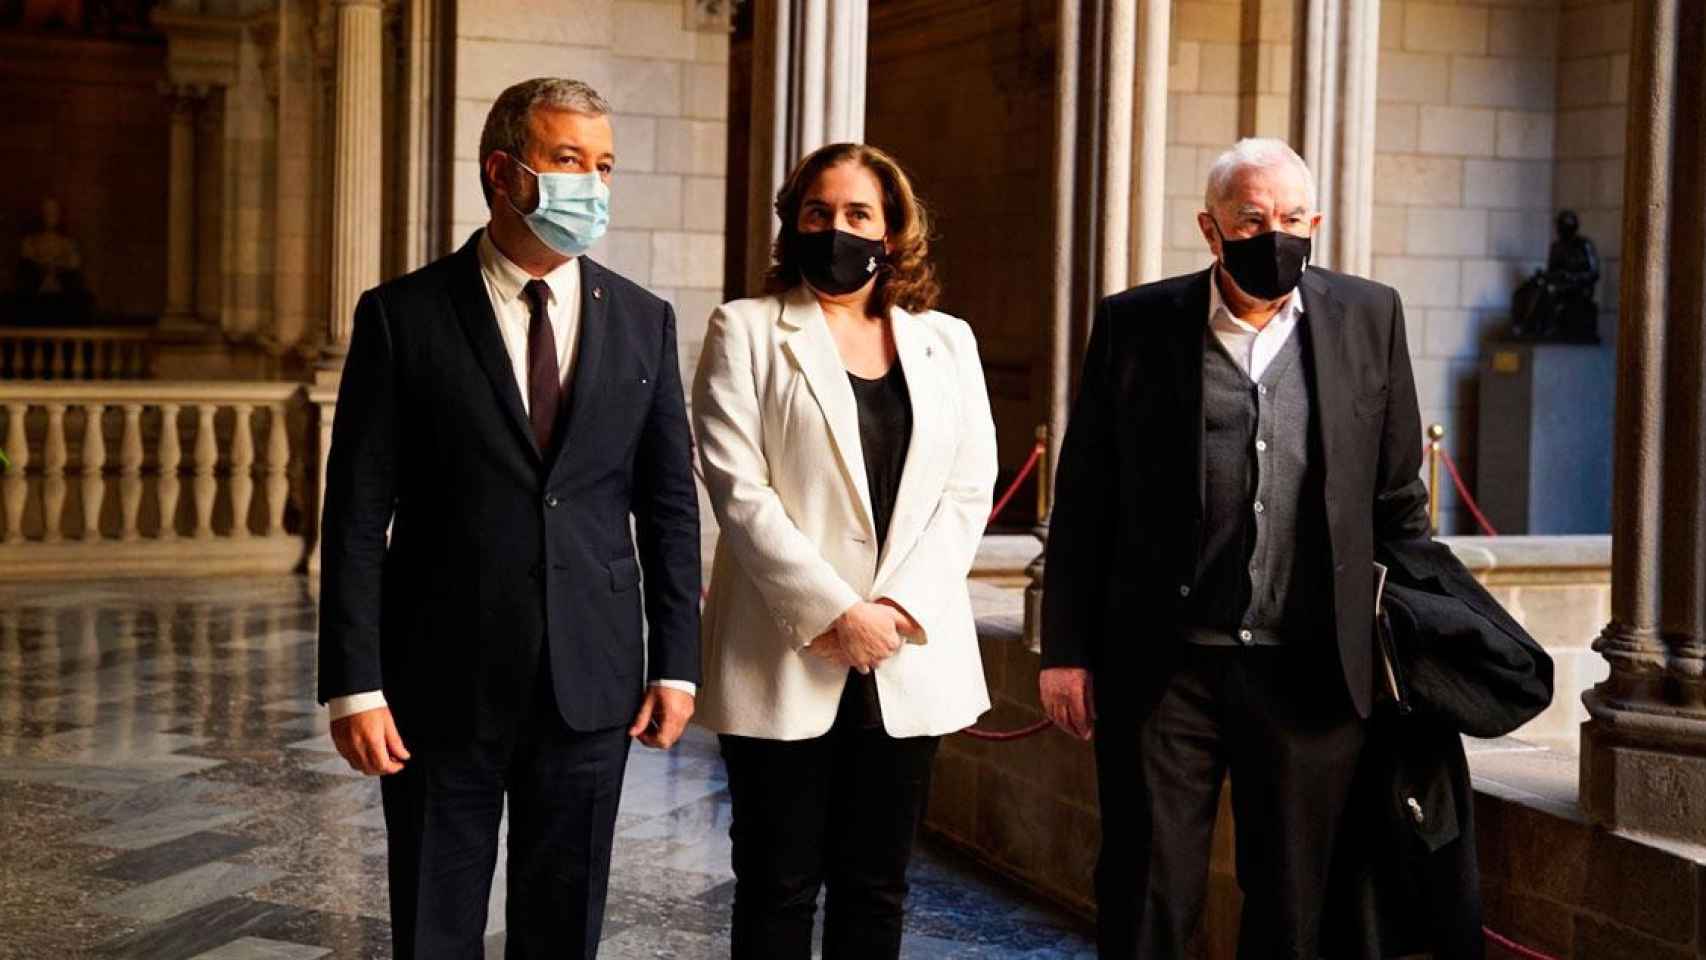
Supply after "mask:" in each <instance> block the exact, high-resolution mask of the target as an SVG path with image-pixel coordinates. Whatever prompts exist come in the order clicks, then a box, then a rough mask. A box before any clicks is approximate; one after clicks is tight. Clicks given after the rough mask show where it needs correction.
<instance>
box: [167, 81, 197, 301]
mask: <svg viewBox="0 0 1706 960" xmlns="http://www.w3.org/2000/svg"><path fill="white" fill-rule="evenodd" d="M161 92H162V93H164V94H165V95H166V97H167V99H168V100H169V101H170V103H171V109H172V126H171V134H170V141H169V143H170V154H169V158H168V161H167V162H168V166H167V186H166V314H165V316H164V317H162V318H161V320H162V323H163V325H165V326H167V327H173V328H177V329H183V328H186V327H193V326H195V325H196V322H197V318H196V311H195V267H196V262H195V226H196V224H195V221H196V183H195V154H196V149H195V121H196V117H195V114H196V104H197V102H198V101H199V100H200V99H201V98H202V97H203V96H204V95H205V93H206V91H205V90H203V89H201V88H199V87H193V86H182V85H171V84H163V85H162V88H161Z"/></svg>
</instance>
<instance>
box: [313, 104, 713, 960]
mask: <svg viewBox="0 0 1706 960" xmlns="http://www.w3.org/2000/svg"><path fill="white" fill-rule="evenodd" d="M609 113H610V108H609V106H608V105H606V103H605V102H604V100H603V99H602V98H600V97H599V95H598V94H597V92H595V91H594V90H593V89H592V88H591V87H589V86H587V85H586V84H584V83H579V82H577V81H574V80H565V79H559V78H551V77H546V78H540V79H536V80H528V81H526V82H524V83H519V84H516V85H515V86H513V87H510V88H509V89H507V90H505V91H504V92H503V93H502V94H501V95H500V96H499V97H498V99H497V102H496V103H494V104H493V105H492V108H491V112H490V113H489V114H488V115H487V117H486V126H485V131H484V133H483V134H482V135H481V137H480V187H481V189H482V190H483V191H484V193H485V196H486V204H487V206H488V207H489V208H490V210H491V219H490V221H489V222H488V223H487V225H486V227H485V229H483V230H480V231H478V232H477V233H475V234H474V236H473V237H471V238H470V239H469V240H468V242H467V243H466V244H464V245H463V247H462V249H461V250H459V251H457V252H456V253H454V254H451V255H450V256H448V257H445V258H444V259H442V260H439V261H437V262H435V263H431V264H428V265H427V266H425V267H423V268H421V269H420V270H417V271H415V272H414V273H411V274H409V275H407V276H404V277H400V278H398V279H396V280H392V281H390V282H389V283H385V284H383V285H381V286H379V287H377V288H375V289H373V290H369V291H368V292H367V293H365V294H363V295H362V298H361V301H360V303H359V304H358V305H357V307H356V314H355V334H354V338H353V340H352V342H351V344H350V352H349V356H348V359H347V360H346V362H345V364H344V371H343V383H342V386H341V387H340V390H339V393H338V407H337V419H336V421H335V423H334V425H333V428H332V449H331V460H330V464H329V466H328V468H327V475H326V508H325V519H324V521H323V522H322V524H321V530H322V533H323V538H322V557H323V567H322V574H323V575H322V586H321V616H320V699H321V701H322V702H326V703H327V704H328V706H329V708H330V711H331V718H332V739H333V742H334V743H335V744H336V745H337V748H338V752H339V753H340V754H342V755H343V757H344V759H345V760H347V761H348V762H349V764H350V766H351V767H353V768H355V769H356V770H358V771H360V772H362V773H365V774H369V775H374V776H381V777H382V778H383V779H382V780H381V788H382V792H383V795H384V806H385V829H386V833H387V840H388V853H389V858H390V885H391V932H392V940H393V956H396V957H399V958H417V957H418V958H449V957H457V958H468V957H483V956H485V947H484V936H485V930H486V904H487V902H488V900H489V896H490V892H491V886H492V876H493V871H494V868H495V866H496V862H497V853H498V832H499V821H500V818H501V817H502V815H503V812H504V808H505V804H506V801H507V804H508V809H509V819H510V828H509V850H510V855H509V871H508V873H509V890H508V911H507V912H508V923H507V933H506V937H507V940H506V948H505V955H506V956H508V957H510V958H512V960H514V958H526V957H552V958H591V957H593V956H595V955H596V954H597V952H598V941H599V934H600V930H601V928H602V923H603V917H604V904H605V897H606V891H607V888H608V885H609V883H608V882H609V873H610V853H611V843H612V836H613V834H614V830H615V823H616V807H617V802H618V800H619V799H620V798H621V794H622V775H623V771H624V768H625V764H626V760H627V756H628V748H629V743H630V741H631V740H639V741H640V742H641V743H642V744H644V745H646V746H649V747H653V748H658V749H665V748H668V747H669V746H670V745H671V744H673V743H674V742H675V740H676V738H677V737H679V736H680V735H681V732H682V729H683V727H684V726H685V725H686V723H687V720H688V718H689V717H690V716H691V715H692V713H693V699H694V693H695V686H694V685H695V684H696V683H697V682H698V680H699V516H698V498H697V496H696V494H695V491H694V485H693V474H692V466H691V461H690V453H689V446H690V443H689V435H688V428H687V414H686V407H685V404H684V402H683V398H682V390H681V374H680V367H679V364H678V361H677V359H676V343H675V315H674V313H673V312H672V311H671V310H670V307H669V304H667V303H665V302H664V301H662V300H660V299H658V298H657V297H655V296H653V295H651V294H650V293H647V292H646V291H645V290H642V289H641V288H640V287H639V286H637V285H635V284H634V283H631V282H629V281H628V280H626V279H624V278H623V277H621V276H618V275H617V274H615V273H613V272H611V271H610V270H607V269H605V268H604V267H602V266H600V265H598V264H597V263H594V262H593V261H592V260H590V259H588V258H587V257H585V256H583V254H584V253H585V252H586V251H587V249H588V248H589V247H591V246H592V244H593V243H594V242H596V241H597V240H598V239H599V237H600V236H602V235H603V233H604V229H605V227H606V225H607V224H608V223H609V221H610V181H611V177H612V173H613V171H614V169H615V166H616V148H615V140H614V135H613V133H612V131H611V126H610V118H609ZM642 570H644V577H643V578H642V576H641V571H642Z"/></svg>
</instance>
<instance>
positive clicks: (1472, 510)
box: [1438, 446, 1499, 537]
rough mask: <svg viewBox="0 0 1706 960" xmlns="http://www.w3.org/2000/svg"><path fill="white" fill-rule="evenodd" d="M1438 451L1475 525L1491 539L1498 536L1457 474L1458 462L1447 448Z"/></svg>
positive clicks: (1461, 477)
mask: <svg viewBox="0 0 1706 960" xmlns="http://www.w3.org/2000/svg"><path fill="white" fill-rule="evenodd" d="M1438 449H1439V458H1440V460H1441V461H1442V462H1444V463H1445V470H1446V472H1447V473H1449V474H1451V483H1452V485H1453V486H1455V487H1456V488H1457V496H1458V499H1460V500H1462V501H1463V505H1464V506H1466V507H1468V508H1469V514H1470V516H1473V517H1474V518H1475V523H1476V524H1477V525H1478V526H1480V528H1481V532H1482V533H1484V534H1486V535H1487V536H1489V537H1496V536H1498V535H1499V531H1497V530H1494V529H1493V525H1492V524H1491V523H1488V522H1487V515H1486V514H1484V513H1482V512H1481V505H1480V504H1478V503H1476V502H1475V498H1474V497H1473V496H1471V495H1470V494H1469V487H1468V486H1467V485H1465V484H1464V482H1463V475H1462V474H1460V473H1458V472H1457V461H1455V460H1453V459H1451V454H1450V453H1448V452H1447V451H1446V449H1445V447H1443V446H1441V447H1439V448H1438Z"/></svg>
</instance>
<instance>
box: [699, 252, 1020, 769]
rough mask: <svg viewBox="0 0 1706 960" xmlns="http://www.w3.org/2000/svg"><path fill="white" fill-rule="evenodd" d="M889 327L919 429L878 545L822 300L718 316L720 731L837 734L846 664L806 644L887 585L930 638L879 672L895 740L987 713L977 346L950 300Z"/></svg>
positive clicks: (715, 499) (710, 616) (709, 402)
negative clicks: (975, 615)
mask: <svg viewBox="0 0 1706 960" xmlns="http://www.w3.org/2000/svg"><path fill="white" fill-rule="evenodd" d="M892 322H893V327H894V341H895V348H896V351H897V352H898V354H899V361H898V362H899V363H900V364H901V368H902V370H904V371H905V373H906V383H907V389H908V392H909V393H910V394H911V396H912V442H911V445H910V446H909V447H908V448H907V454H906V467H905V470H904V471H903V472H902V474H901V480H900V489H899V491H898V492H897V494H896V498H895V505H894V512H893V517H892V519H891V520H890V521H889V530H888V536H887V538H886V540H885V546H884V549H883V551H882V554H881V555H880V556H879V555H878V552H877V541H876V535H875V527H874V525H873V523H872V520H871V498H870V492H869V490H868V489H867V486H868V484H867V481H866V478H865V458H864V453H863V450H862V448H861V447H860V444H859V416H858V409H857V406H856V405H855V401H854V399H853V388H852V385H851V384H849V383H848V380H847V372H846V369H845V368H844V367H843V366H842V363H841V355H840V352H839V351H838V350H837V349H836V346H835V340H834V338H833V336H832V335H831V334H830V331H829V325H828V323H827V322H826V321H825V319H824V315H823V310H822V308H820V307H819V306H818V303H817V299H816V298H815V297H814V296H813V295H812V293H811V291H810V290H808V289H806V288H805V287H804V286H802V287H800V288H798V289H796V290H794V291H793V292H792V293H789V294H787V295H786V296H770V297H762V298H758V299H751V300H737V301H735V302H733V303H728V304H724V305H723V306H721V307H719V308H717V310H716V312H715V313H713V314H712V315H711V322H710V329H709V331H708V333H707V334H706V337H705V347H704V352H703V353H702V354H701V355H700V358H699V371H698V375H697V376H696V377H695V378H694V381H693V424H694V428H695V431H696V433H697V435H698V442H699V457H700V461H701V463H702V465H703V467H704V473H705V485H706V487H707V489H708V492H709V494H710V500H711V506H712V508H713V509H714V510H715V511H716V514H717V521H718V523H719V524H721V526H722V531H721V535H720V536H719V538H718V541H717V551H716V558H715V560H714V562H713V566H712V568H711V590H710V596H709V597H708V598H707V601H706V605H705V614H704V620H703V627H702V631H701V632H702V636H703V639H704V674H703V676H704V679H703V682H702V683H701V684H700V687H699V702H698V708H697V712H696V713H695V715H694V719H695V720H696V721H698V722H699V723H701V724H703V725H704V726H706V727H709V728H710V729H712V730H715V731H717V732H718V733H730V734H736V735H739V736H746V737H764V738H768V739H772V740H804V739H808V738H811V737H818V736H822V735H823V734H825V733H827V732H828V731H829V728H830V727H831V725H832V724H833V723H834V722H835V714H836V708H837V706H838V705H839V703H840V699H841V691H842V688H843V687H844V686H845V685H846V682H847V668H846V667H844V666H841V665H839V664H835V663H832V662H830V661H827V660H824V659H822V658H820V657H817V656H815V655H813V654H811V653H808V652H807V651H806V649H805V648H806V646H807V645H808V644H810V643H811V641H812V640H813V639H814V638H816V637H817V636H818V635H819V634H821V633H823V632H825V631H827V630H829V629H830V625H831V624H832V623H833V622H834V621H835V619H836V618H837V617H839V616H840V615H841V613H842V611H844V610H846V609H847V608H848V607H851V606H852V605H853V604H855V603H857V602H859V601H860V600H875V599H878V598H880V597H888V598H889V599H891V600H893V601H895V602H896V603H898V604H900V605H901V606H902V607H904V608H905V609H906V611H907V612H908V613H910V614H911V615H912V617H913V619H915V620H917V621H918V624H919V625H920V626H921V627H923V629H924V638H925V642H924V643H923V644H914V643H909V644H906V645H904V646H903V647H902V648H901V651H900V652H899V653H897V654H895V655H894V656H893V657H891V658H889V659H888V660H885V661H883V662H882V663H881V664H879V665H878V666H877V668H876V671H875V672H876V678H877V695H878V698H879V700H880V701H881V703H882V713H883V726H884V728H885V729H886V730H887V731H888V733H889V735H890V736H894V737H914V736H925V735H941V734H946V733H951V732H953V731H955V730H959V729H961V728H963V727H965V726H967V725H969V724H971V723H972V722H974V721H975V720H976V719H977V718H978V716H979V715H981V714H982V713H983V712H984V711H985V710H987V709H989V691H988V688H987V687H986V686H985V684H984V678H983V660H982V657H981V656H980V654H979V650H978V644H977V628H976V625H975V624H974V622H973V620H972V610H971V598H970V595H969V593H968V591H967V588H966V577H967V575H968V574H970V572H971V566H972V560H973V559H974V557H975V556H976V554H977V547H978V542H979V541H980V540H981V539H982V537H983V530H984V525H985V523H986V521H987V520H988V515H989V509H990V500H991V498H992V496H993V491H994V485H995V471H996V463H995V423H994V420H993V419H992V417H991V416H990V412H989V394H988V392H987V391H986V390H985V388H984V383H983V365H982V363H981V361H979V359H978V354H977V341H976V340H975V338H974V337H973V336H972V332H971V328H970V327H969V326H967V325H966V323H965V322H964V321H963V320H959V319H957V318H955V317H950V316H948V315H947V314H943V313H937V312H934V311H931V312H928V313H923V314H917V315H914V314H910V313H907V312H906V311H904V310H900V309H898V308H897V309H895V310H894V311H893V315H892Z"/></svg>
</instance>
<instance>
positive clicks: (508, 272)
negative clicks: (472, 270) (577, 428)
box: [326, 231, 698, 720]
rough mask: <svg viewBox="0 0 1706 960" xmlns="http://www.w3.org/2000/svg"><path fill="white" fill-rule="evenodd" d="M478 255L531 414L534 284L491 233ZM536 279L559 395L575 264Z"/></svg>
mask: <svg viewBox="0 0 1706 960" xmlns="http://www.w3.org/2000/svg"><path fill="white" fill-rule="evenodd" d="M478 250H479V254H480V276H481V277H482V278H483V279H484V280H485V281H486V296H487V297H489V298H491V301H492V313H493V314H495V315H496V316H497V319H498V333H499V334H501V335H502V336H503V342H504V352H506V353H508V354H509V363H510V367H511V368H512V369H513V370H514V371H515V385H516V388H517V389H518V390H520V391H521V408H522V409H523V410H525V411H527V412H528V413H529V414H531V413H532V412H533V411H532V399H531V398H530V397H529V396H528V395H527V394H528V390H527V328H528V326H529V325H530V324H531V323H532V322H533V313H532V309H531V308H530V307H529V306H528V304H527V298H526V297H524V296H522V295H521V291H522V289H523V288H524V287H526V286H527V283H528V281H530V280H532V279H534V278H533V277H532V276H531V275H530V274H528V272H527V271H526V270H523V269H521V268H520V267H518V266H516V265H515V263H514V262H512V261H511V260H510V259H509V258H508V257H506V256H504V255H503V254H502V253H501V252H500V251H499V250H498V248H497V245H496V244H494V243H492V237H491V232H490V231H485V232H482V233H481V234H480V242H479V244H478ZM539 279H540V280H543V281H545V286H546V287H547V288H548V289H549V290H550V297H549V299H548V300H547V302H546V305H545V314H546V318H547V319H548V320H549V321H550V323H551V336H552V337H553V338H555V339H556V342H557V370H558V372H559V374H560V375H561V376H562V378H563V391H564V392H565V393H567V392H568V390H569V387H570V385H571V384H572V383H573V381H574V372H575V354H576V351H577V350H578V349H579V346H580V343H579V341H580V327H581V261H580V258H579V257H574V258H572V259H570V260H569V261H568V262H566V263H564V264H563V265H562V266H560V267H558V268H556V269H555V270H552V271H551V272H550V273H547V274H545V275H544V276H543V277H540V278H539ZM652 686H654V687H669V688H671V689H673V690H680V691H682V692H683V693H687V694H694V693H697V691H698V687H697V686H696V685H695V684H692V683H689V682H687V681H685V680H655V681H653V682H652ZM385 705H386V704H385V694H384V692H383V691H380V690H369V691H366V692H364V693H354V694H350V695H349V696H347V697H333V698H332V699H331V700H329V701H327V703H326V706H327V709H328V710H329V711H330V712H331V719H333V720H338V719H341V718H343V717H347V716H349V715H350V714H353V713H361V712H362V711H364V710H374V709H377V708H379V707H383V706H385Z"/></svg>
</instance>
